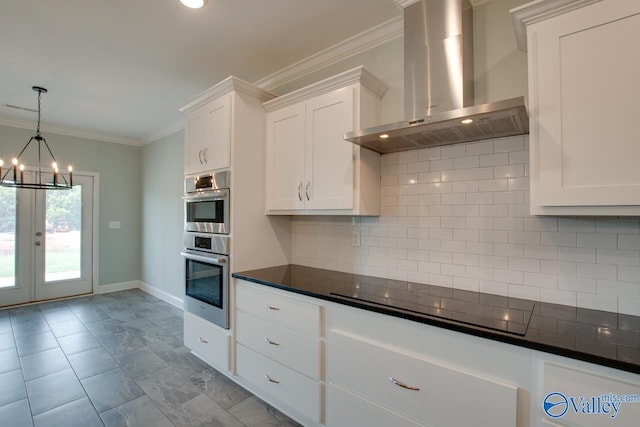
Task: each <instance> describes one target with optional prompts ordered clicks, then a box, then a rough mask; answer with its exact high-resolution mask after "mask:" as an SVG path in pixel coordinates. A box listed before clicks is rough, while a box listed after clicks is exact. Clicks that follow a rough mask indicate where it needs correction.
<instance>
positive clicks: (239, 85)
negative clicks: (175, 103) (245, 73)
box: [180, 76, 276, 113]
mask: <svg viewBox="0 0 640 427" xmlns="http://www.w3.org/2000/svg"><path fill="white" fill-rule="evenodd" d="M234 90H235V91H238V92H242V93H245V94H247V95H250V96H253V97H254V98H258V99H259V100H260V101H261V102H266V101H269V100H270V99H273V98H275V97H276V96H275V95H274V94H272V93H270V92H268V91H266V90H264V89H261V88H259V87H258V86H257V85H255V84H252V83H249V82H246V81H244V80H242V79H239V78H237V77H235V76H229V77H227V78H226V79H224V80H222V81H221V82H220V83H217V84H215V85H213V86H211V87H210V88H209V89H207V90H205V91H204V92H202V93H201V94H200V95H198V96H196V97H195V98H194V99H193V100H192V101H191V102H189V103H188V104H187V105H185V106H183V107H181V108H180V111H181V112H182V113H186V112H188V111H191V110H193V109H195V108H198V107H200V106H202V105H204V104H205V103H207V102H208V101H210V100H212V99H215V98H218V97H220V96H222V95H225V94H227V93H229V92H231V91H234Z"/></svg>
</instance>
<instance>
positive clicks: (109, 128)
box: [0, 0, 402, 145]
mask: <svg viewBox="0 0 640 427" xmlns="http://www.w3.org/2000/svg"><path fill="white" fill-rule="evenodd" d="M401 15H402V12H401V9H400V8H399V7H398V5H397V2H396V0H208V3H207V5H206V6H205V7H204V8H203V9H200V10H192V9H188V8H186V7H184V6H182V4H181V3H180V2H179V0H30V1H25V0H2V3H1V4H0V40H2V43H0V66H1V69H2V72H1V75H2V78H1V79H0V123H4V124H13V125H18V126H19V125H23V126H29V125H30V124H31V123H33V124H34V125H35V118H36V114H35V113H33V112H29V111H25V110H20V109H15V108H10V107H7V106H6V104H8V105H14V106H19V107H24V108H31V109H35V108H36V105H37V103H36V93H35V92H33V91H32V90H31V86H33V85H39V86H44V87H46V88H47V89H48V90H49V93H47V94H46V95H43V98H42V122H43V129H44V130H47V129H49V130H52V131H53V130H54V129H65V130H66V131H67V133H70V134H73V132H72V131H71V130H74V131H75V132H76V134H79V135H94V136H96V137H97V139H105V140H111V141H115V142H122V143H129V144H134V145H136V144H137V145H140V144H143V143H145V142H148V141H151V140H153V139H154V138H155V137H157V136H158V135H163V134H167V133H168V132H169V131H172V130H173V131H175V130H177V129H179V128H180V126H181V123H182V120H183V115H182V113H180V112H179V111H178V109H179V108H180V107H181V106H182V105H184V104H186V103H188V102H189V101H190V100H191V99H192V98H194V97H195V96H196V95H198V94H199V93H200V92H202V91H204V90H205V89H207V88H208V87H210V86H212V85H214V84H216V83H217V82H219V81H221V80H223V79H224V78H226V77H227V76H229V75H234V76H236V77H239V78H241V79H244V80H247V81H249V82H256V81H261V82H262V84H263V85H265V86H266V87H269V85H272V86H273V84H274V82H275V80H274V79H273V78H271V79H268V78H267V77H269V76H271V75H273V74H274V73H276V72H278V71H279V70H283V69H285V68H286V67H288V66H290V65H292V64H295V63H298V62H300V61H302V60H304V59H305V58H308V57H310V56H311V55H313V54H315V53H317V52H319V51H322V50H324V49H327V48H329V47H331V46H334V45H336V44H338V43H340V42H341V41H343V40H345V39H349V38H351V37H354V36H356V35H359V34H362V33H363V32H366V31H367V30H369V29H371V28H373V27H376V26H380V27H384V26H385V25H388V24H389V23H390V22H396V21H398V20H399V18H400V17H401Z"/></svg>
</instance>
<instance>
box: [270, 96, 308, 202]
mask: <svg viewBox="0 0 640 427" xmlns="http://www.w3.org/2000/svg"><path fill="white" fill-rule="evenodd" d="M304 153H305V105H304V103H301V104H295V105H291V106H289V107H285V108H283V109H281V110H277V111H273V112H270V113H269V114H267V165H266V185H267V189H266V190H267V209H268V210H270V209H303V208H304V197H305V196H304V194H303V193H304V190H305V189H304V188H303V185H304V184H303V181H304V158H305V157H304Z"/></svg>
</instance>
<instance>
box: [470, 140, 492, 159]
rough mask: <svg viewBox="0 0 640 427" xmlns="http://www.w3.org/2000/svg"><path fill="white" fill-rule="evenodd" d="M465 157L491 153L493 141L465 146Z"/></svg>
mask: <svg viewBox="0 0 640 427" xmlns="http://www.w3.org/2000/svg"><path fill="white" fill-rule="evenodd" d="M465 153H466V154H467V156H471V155H478V154H488V153H493V141H482V142H472V143H470V144H466V150H465Z"/></svg>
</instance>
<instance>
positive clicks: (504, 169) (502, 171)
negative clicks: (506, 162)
mask: <svg viewBox="0 0 640 427" xmlns="http://www.w3.org/2000/svg"><path fill="white" fill-rule="evenodd" d="M521 176H524V165H523V164H519V165H510V166H496V167H495V168H493V177H494V178H516V177H521Z"/></svg>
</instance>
